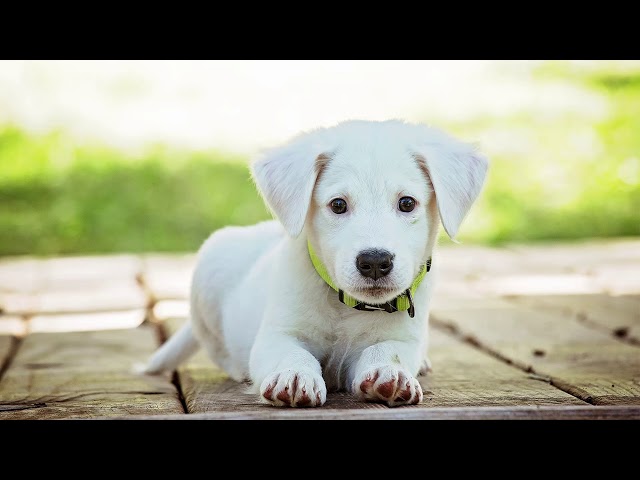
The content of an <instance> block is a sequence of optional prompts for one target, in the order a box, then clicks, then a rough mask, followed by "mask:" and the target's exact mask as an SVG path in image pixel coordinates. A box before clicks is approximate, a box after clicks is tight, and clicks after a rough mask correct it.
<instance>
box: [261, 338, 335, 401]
mask: <svg viewBox="0 0 640 480" xmlns="http://www.w3.org/2000/svg"><path fill="white" fill-rule="evenodd" d="M250 370H251V379H252V381H253V383H254V385H260V398H261V399H262V401H263V402H266V403H269V404H271V405H275V406H278V407H282V406H288V407H319V406H321V405H323V404H324V402H325V401H326V399H327V387H326V385H325V382H324V379H323V378H322V367H321V366H320V362H318V360H317V359H316V358H315V357H314V356H313V355H312V354H311V353H310V352H309V351H308V350H307V349H306V348H304V345H303V344H302V343H301V342H299V341H298V340H297V339H295V338H293V337H291V336H288V335H284V334H279V333H269V334H263V335H258V338H257V339H256V343H255V345H254V347H253V349H252V351H251V360H250Z"/></svg>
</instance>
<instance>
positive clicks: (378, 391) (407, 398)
mask: <svg viewBox="0 0 640 480" xmlns="http://www.w3.org/2000/svg"><path fill="white" fill-rule="evenodd" d="M422 360H423V358H422V357H421V355H420V349H419V348H418V347H417V346H415V345H412V344H410V343H407V342H398V341H392V340H389V341H386V342H380V343H377V344H375V345H372V346H370V347H367V348H365V349H364V351H363V352H362V354H361V355H360V358H359V359H358V361H357V362H356V364H355V366H354V367H353V368H352V371H351V372H350V373H351V375H350V378H353V381H352V382H351V391H352V393H353V394H354V395H356V396H358V397H359V398H361V399H363V400H366V401H372V402H383V403H386V404H387V405H389V406H390V407H396V406H399V405H412V404H416V403H420V402H421V401H422V397H423V393H422V387H421V386H420V383H419V382H418V380H416V379H415V377H414V374H413V373H412V372H415V373H416V374H417V372H418V370H419V369H420V366H421V362H422Z"/></svg>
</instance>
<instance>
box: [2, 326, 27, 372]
mask: <svg viewBox="0 0 640 480" xmlns="http://www.w3.org/2000/svg"><path fill="white" fill-rule="evenodd" d="M21 344H22V338H20V337H16V336H14V335H12V336H11V345H10V346H9V353H8V354H7V356H6V357H5V358H3V359H2V364H1V365H0V382H1V381H2V377H3V376H4V374H5V372H6V371H7V370H9V367H10V366H11V362H13V359H14V358H15V357H16V354H17V353H18V349H19V348H20V345H21Z"/></svg>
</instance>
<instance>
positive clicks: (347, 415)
mask: <svg viewBox="0 0 640 480" xmlns="http://www.w3.org/2000/svg"><path fill="white" fill-rule="evenodd" d="M127 418H129V419H135V420H640V407H634V406H602V407H594V406H585V407H577V406H538V407H532V406H510V407H472V408H470V407H438V408H416V407H398V408H386V409H375V410H328V409H324V408H300V409H295V408H290V409H282V408H276V407H272V408H268V409H265V410H262V411H248V412H247V411H240V412H207V413H200V414H192V415H156V416H132V417H127ZM116 419H117V417H116Z"/></svg>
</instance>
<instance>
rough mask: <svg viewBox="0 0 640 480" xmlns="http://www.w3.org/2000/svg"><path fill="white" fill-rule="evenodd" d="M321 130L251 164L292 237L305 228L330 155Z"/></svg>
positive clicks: (263, 192)
mask: <svg viewBox="0 0 640 480" xmlns="http://www.w3.org/2000/svg"><path fill="white" fill-rule="evenodd" d="M321 133H322V131H321V130H316V131H313V132H310V133H303V134H301V135H299V136H297V137H295V138H294V139H293V140H291V141H290V142H289V143H287V144H286V145H284V146H282V147H278V148H274V149H272V150H269V151H267V152H265V153H264V154H263V155H261V156H260V157H259V158H257V159H256V160H255V161H254V162H253V163H252V165H251V174H252V177H253V179H254V181H255V183H256V185H257V187H258V191H259V192H260V194H261V195H262V197H263V198H264V200H265V202H266V204H267V206H268V207H269V209H270V210H271V211H272V212H273V214H274V215H275V216H276V217H277V218H278V220H280V222H281V223H282V225H283V226H284V228H285V230H286V231H287V232H288V233H289V235H291V236H292V237H297V236H298V235H299V234H300V232H301V231H302V227H303V226H304V222H305V219H306V217H307V212H308V210H309V204H310V203H311V194H312V193H313V187H314V186H315V183H316V179H317V178H318V174H319V173H320V171H321V170H322V168H323V167H324V165H325V164H326V163H327V161H328V160H329V158H330V153H328V152H327V151H325V150H326V148H325V144H324V142H322V140H321V136H322V135H321Z"/></svg>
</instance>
